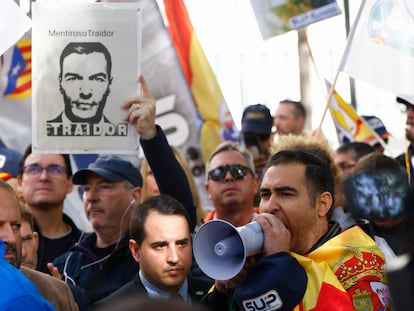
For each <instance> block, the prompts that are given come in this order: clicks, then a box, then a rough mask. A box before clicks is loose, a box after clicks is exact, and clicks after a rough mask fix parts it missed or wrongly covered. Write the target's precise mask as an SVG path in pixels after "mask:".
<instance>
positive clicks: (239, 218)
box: [204, 142, 259, 227]
mask: <svg viewBox="0 0 414 311" xmlns="http://www.w3.org/2000/svg"><path fill="white" fill-rule="evenodd" d="M206 172H207V177H206V178H207V179H206V183H205V187H206V190H207V193H208V197H209V198H210V200H211V201H212V202H213V205H214V210H213V211H211V212H210V213H209V214H208V215H207V216H206V217H205V218H204V221H209V220H212V219H222V220H226V221H228V222H230V223H231V224H233V225H234V226H236V227H239V226H243V225H245V224H247V223H249V222H251V221H252V218H253V215H254V213H255V209H254V197H255V195H256V193H257V191H258V187H259V179H258V178H257V176H256V173H255V169H254V164H253V159H252V156H251V154H250V153H249V152H248V151H247V150H244V149H241V148H240V147H239V145H238V144H236V143H233V142H223V143H221V144H220V145H218V146H217V147H216V149H215V150H214V151H213V153H212V155H211V157H210V159H209V160H208V162H207V164H206Z"/></svg>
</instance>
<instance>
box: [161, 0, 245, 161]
mask: <svg viewBox="0 0 414 311" xmlns="http://www.w3.org/2000/svg"><path fill="white" fill-rule="evenodd" d="M164 6H165V13H166V16H167V19H168V30H169V32H170V36H171V39H172V41H173V43H174V46H175V50H176V52H177V55H178V59H179V62H180V64H181V68H182V70H183V72H184V75H185V78H186V80H187V83H188V85H189V87H190V89H191V93H192V95H193V98H194V101H195V105H196V107H197V110H198V113H199V115H200V117H201V119H202V121H203V124H202V126H201V130H200V148H201V151H202V154H203V160H204V162H206V160H207V159H208V158H209V156H210V154H211V152H212V151H213V149H214V148H215V147H216V146H217V145H218V144H219V143H220V142H221V141H223V140H239V133H238V131H237V129H236V127H235V125H234V121H233V118H232V116H231V113H230V111H229V109H228V107H227V104H226V102H225V100H224V97H223V94H222V92H221V90H220V87H219V85H218V82H217V80H216V77H215V75H214V73H213V71H212V69H211V67H210V64H209V63H208V60H207V58H206V56H205V54H204V51H203V49H202V47H201V45H200V42H199V40H198V38H197V36H196V34H195V31H194V28H193V26H192V24H191V21H190V18H189V16H188V13H187V9H186V7H185V5H184V2H183V1H182V0H164Z"/></svg>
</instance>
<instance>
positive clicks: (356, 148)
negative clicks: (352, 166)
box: [336, 141, 375, 162]
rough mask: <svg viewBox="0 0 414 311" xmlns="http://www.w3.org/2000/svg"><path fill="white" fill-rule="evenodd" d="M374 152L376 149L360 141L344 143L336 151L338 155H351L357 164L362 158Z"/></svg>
mask: <svg viewBox="0 0 414 311" xmlns="http://www.w3.org/2000/svg"><path fill="white" fill-rule="evenodd" d="M372 152H375V148H374V147H372V146H371V145H369V144H367V143H364V142H360V141H352V142H347V143H343V144H342V145H340V146H339V147H338V148H337V149H336V153H351V157H352V160H354V161H355V162H358V160H359V159H360V158H362V157H363V156H365V155H367V154H370V153H372Z"/></svg>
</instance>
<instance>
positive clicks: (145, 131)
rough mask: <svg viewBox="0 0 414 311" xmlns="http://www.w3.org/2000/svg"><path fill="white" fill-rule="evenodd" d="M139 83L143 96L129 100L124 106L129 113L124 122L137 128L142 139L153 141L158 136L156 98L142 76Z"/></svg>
mask: <svg viewBox="0 0 414 311" xmlns="http://www.w3.org/2000/svg"><path fill="white" fill-rule="evenodd" d="M139 82H140V83H141V95H137V96H134V97H132V98H130V99H128V100H127V101H126V102H125V103H123V105H122V107H123V108H124V109H125V110H127V111H128V112H127V114H126V116H125V118H124V120H125V121H128V122H129V123H130V124H132V125H134V126H135V128H136V130H137V132H138V134H139V135H140V136H141V138H142V139H151V138H153V137H154V136H155V135H156V134H157V129H156V127H155V98H154V96H152V94H151V92H150V90H149V88H148V85H147V82H146V81H145V79H144V77H143V76H142V75H141V76H140V77H139Z"/></svg>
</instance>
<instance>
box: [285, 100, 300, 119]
mask: <svg viewBox="0 0 414 311" xmlns="http://www.w3.org/2000/svg"><path fill="white" fill-rule="evenodd" d="M279 104H282V105H283V104H288V105H291V106H292V107H293V114H294V116H295V118H297V117H303V118H304V119H306V109H305V106H303V104H302V102H300V101H295V100H291V99H284V100H281V101H280V102H279Z"/></svg>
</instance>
